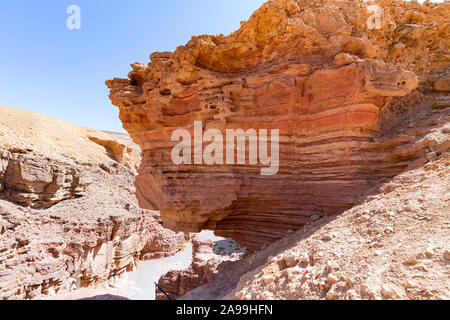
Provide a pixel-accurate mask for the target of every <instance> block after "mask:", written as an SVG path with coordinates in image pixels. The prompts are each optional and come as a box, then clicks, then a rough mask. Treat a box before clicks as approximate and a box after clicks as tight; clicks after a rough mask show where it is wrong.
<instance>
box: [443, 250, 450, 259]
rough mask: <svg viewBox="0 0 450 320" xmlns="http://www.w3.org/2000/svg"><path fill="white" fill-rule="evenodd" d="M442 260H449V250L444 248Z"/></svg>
mask: <svg viewBox="0 0 450 320" xmlns="http://www.w3.org/2000/svg"><path fill="white" fill-rule="evenodd" d="M444 260H447V261H448V260H450V251H449V250H445V252H444Z"/></svg>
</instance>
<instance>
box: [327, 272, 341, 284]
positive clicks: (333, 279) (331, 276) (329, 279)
mask: <svg viewBox="0 0 450 320" xmlns="http://www.w3.org/2000/svg"><path fill="white" fill-rule="evenodd" d="M338 281H339V278H338V277H337V276H335V275H334V274H329V275H328V277H327V283H330V284H334V283H337V282H338Z"/></svg>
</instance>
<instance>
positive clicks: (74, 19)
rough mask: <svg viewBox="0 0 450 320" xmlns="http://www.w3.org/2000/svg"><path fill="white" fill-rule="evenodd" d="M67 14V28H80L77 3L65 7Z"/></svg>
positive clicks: (79, 10)
mask: <svg viewBox="0 0 450 320" xmlns="http://www.w3.org/2000/svg"><path fill="white" fill-rule="evenodd" d="M66 12H67V14H70V16H69V17H68V18H67V21H66V27H67V29H69V30H80V29H81V9H80V7H79V6H77V5H71V6H69V7H67V10H66Z"/></svg>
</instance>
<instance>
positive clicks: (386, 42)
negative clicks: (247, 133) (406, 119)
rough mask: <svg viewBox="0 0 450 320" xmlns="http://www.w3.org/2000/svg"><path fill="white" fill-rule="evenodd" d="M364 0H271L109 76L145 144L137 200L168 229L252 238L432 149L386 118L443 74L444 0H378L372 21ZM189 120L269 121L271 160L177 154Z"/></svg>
mask: <svg viewBox="0 0 450 320" xmlns="http://www.w3.org/2000/svg"><path fill="white" fill-rule="evenodd" d="M369 4H370V3H367V2H363V1H339V0H334V1H331V0H329V1H325V0H324V1H301V0H273V1H268V2H267V3H266V4H264V5H263V6H262V7H261V8H260V9H259V10H257V11H256V12H255V13H254V14H253V15H252V17H251V18H250V19H249V20H248V21H247V22H243V23H242V24H241V28H240V29H239V30H238V31H236V32H234V33H232V34H231V35H229V36H223V35H218V36H207V35H204V36H199V37H193V38H192V40H191V41H190V42H189V43H188V44H187V45H185V46H181V47H179V48H178V49H177V50H176V51H175V52H173V53H170V52H162V53H161V52H157V53H153V54H152V55H151V62H150V63H149V64H148V65H145V64H141V63H136V64H133V65H132V68H133V71H131V72H130V74H129V79H127V80H125V79H114V80H110V81H107V85H108V87H109V88H110V89H111V94H110V98H111V101H112V102H113V104H114V105H116V106H118V107H119V109H120V119H121V120H122V122H123V124H124V128H125V129H126V130H127V131H128V132H129V133H130V135H131V136H132V138H133V140H134V141H135V142H136V143H138V144H139V145H140V147H141V149H142V152H143V162H142V166H141V168H140V170H139V176H138V177H137V180H136V185H137V196H138V199H139V202H140V204H141V206H143V207H145V208H148V209H154V210H160V211H161V215H162V218H163V221H164V224H165V226H167V227H169V228H171V229H173V230H177V231H178V230H182V231H185V232H198V231H200V230H202V229H205V228H209V229H214V230H215V233H216V234H217V235H221V236H225V237H232V238H233V239H235V240H236V241H238V242H240V243H242V244H243V245H245V246H247V247H248V248H249V249H250V250H255V249H258V248H261V247H262V246H263V245H265V244H268V243H271V242H273V241H275V240H277V239H280V238H281V237H283V236H284V235H285V234H286V232H287V231H289V230H297V229H300V228H301V227H302V226H304V225H305V224H308V223H310V222H311V220H315V219H316V218H317V217H319V218H320V217H324V216H330V215H334V214H337V213H341V212H343V211H345V210H347V209H349V208H351V207H353V206H354V205H356V204H357V203H359V202H360V201H361V200H362V197H363V195H364V193H365V191H367V190H369V189H370V188H371V187H373V186H374V185H376V184H377V183H378V182H379V181H382V180H383V179H389V178H392V177H394V176H395V175H397V174H398V173H400V172H401V171H402V170H404V169H406V168H410V167H411V166H414V165H415V164H418V163H422V164H423V163H425V162H427V161H428V160H427V154H429V153H440V152H442V151H443V150H442V145H441V143H442V141H436V140H424V139H421V136H404V135H399V134H395V133H393V134H391V133H392V132H390V131H389V130H390V128H392V127H394V126H395V124H396V123H398V122H399V121H401V120H400V113H401V112H400V111H401V110H404V109H405V108H408V107H411V106H414V105H419V104H420V103H422V102H424V101H426V100H430V99H437V97H436V94H437V93H435V91H434V90H435V89H436V90H441V88H442V87H445V82H436V81H437V80H438V78H442V77H443V76H445V74H446V73H448V52H447V51H446V49H445V48H448V47H449V39H450V37H449V34H448V32H449V28H448V26H449V23H448V14H449V4H448V3H443V4H432V3H429V4H425V5H420V4H418V3H413V2H402V1H381V2H378V5H379V8H381V23H380V25H379V26H377V27H376V28H372V27H370V26H369V24H368V21H369V19H372V18H373V17H372V13H371V12H370V11H369V10H368V5H369ZM446 57H447V58H446ZM446 70H447V71H446ZM419 80H421V81H422V84H421V86H420V88H419V90H415V89H416V88H417V86H418V84H419ZM435 83H436V84H435ZM442 83H444V84H442ZM433 86H434V88H433ZM413 90H415V91H414V92H413ZM411 92H413V93H411ZM430 92H431V93H430ZM428 93H430V95H428V96H427V95H426V94H428ZM194 121H202V122H203V126H204V129H209V128H214V129H219V130H220V131H221V132H222V133H223V135H224V136H225V130H226V129H244V130H247V129H250V128H252V129H256V130H258V129H269V130H270V129H279V130H280V168H279V172H278V174H277V175H275V176H261V175H260V170H259V167H258V166H255V165H239V166H226V165H213V166H206V165H203V166H199V165H181V166H177V165H174V164H173V162H172V160H171V150H172V148H173V147H174V146H175V145H176V143H177V142H172V141H171V134H172V132H173V131H174V130H175V129H178V128H184V129H187V130H188V131H190V132H192V131H193V124H194ZM207 144H208V143H206V142H204V145H203V146H204V147H205V146H206V145H207ZM444 149H445V148H444ZM247 163H248V162H247Z"/></svg>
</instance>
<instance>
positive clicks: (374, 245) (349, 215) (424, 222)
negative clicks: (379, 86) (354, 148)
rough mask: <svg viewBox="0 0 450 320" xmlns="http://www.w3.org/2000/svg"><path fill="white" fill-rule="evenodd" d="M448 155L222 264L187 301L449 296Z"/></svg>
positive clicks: (433, 297) (446, 297)
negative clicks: (333, 214)
mask: <svg viewBox="0 0 450 320" xmlns="http://www.w3.org/2000/svg"><path fill="white" fill-rule="evenodd" d="M449 164H450V158H449V157H448V155H447V156H442V157H440V158H439V159H437V160H436V161H434V162H431V163H429V164H427V165H425V166H424V167H422V168H418V169H415V170H410V171H407V172H405V173H403V174H401V175H399V176H397V177H396V178H394V179H393V180H391V181H389V182H386V183H385V184H383V185H380V186H379V188H377V189H376V190H373V195H370V196H368V197H367V199H366V200H365V201H364V202H363V203H362V204H361V205H359V206H356V207H354V208H352V209H351V210H348V211H346V212H345V213H343V214H342V215H340V216H338V217H328V218H324V219H321V220H319V221H317V222H314V223H312V224H310V225H309V226H307V227H305V228H304V229H303V230H301V231H298V232H296V233H294V234H292V235H289V236H287V237H286V238H285V239H282V240H280V241H278V242H276V243H274V244H272V245H270V246H267V247H266V248H265V249H263V250H261V251H259V252H257V253H255V254H253V255H250V256H248V257H247V258H245V259H244V260H242V261H239V262H237V263H236V264H235V265H233V266H232V267H229V266H228V268H227V269H223V270H221V272H220V273H219V274H218V275H217V276H216V278H215V279H214V280H213V282H212V283H211V284H208V285H206V286H203V287H200V288H198V289H196V290H194V291H192V292H190V293H188V294H187V295H186V296H185V297H183V298H184V299H244V300H245V299H247V300H248V299H283V300H284V299H330V300H332V299H445V300H448V299H450V281H449V279H450V268H449V264H450V246H449V244H450V232H449V230H450V220H449V213H450V207H449V200H450V187H449V184H448V179H449V174H450V172H449Z"/></svg>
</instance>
